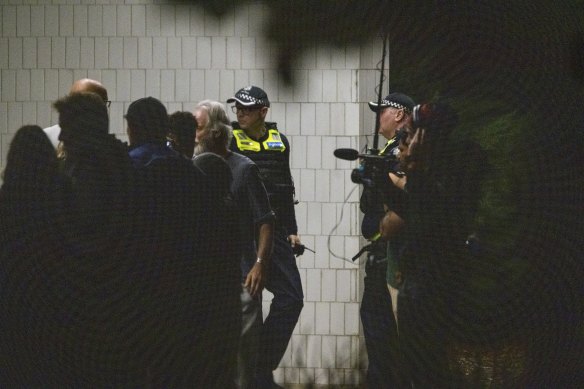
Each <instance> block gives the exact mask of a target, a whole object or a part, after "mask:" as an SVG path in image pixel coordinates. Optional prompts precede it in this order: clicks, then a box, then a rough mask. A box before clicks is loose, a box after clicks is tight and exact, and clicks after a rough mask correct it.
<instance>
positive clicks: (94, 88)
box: [43, 78, 110, 149]
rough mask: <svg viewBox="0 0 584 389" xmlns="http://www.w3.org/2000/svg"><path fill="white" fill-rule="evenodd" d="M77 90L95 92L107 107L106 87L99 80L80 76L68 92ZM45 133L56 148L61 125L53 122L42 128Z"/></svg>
mask: <svg viewBox="0 0 584 389" xmlns="http://www.w3.org/2000/svg"><path fill="white" fill-rule="evenodd" d="M79 92H91V93H95V94H97V95H98V96H99V97H101V98H102V99H103V101H104V103H105V104H107V105H108V107H109V103H110V102H109V99H108V96H107V89H105V87H104V86H103V85H102V84H101V82H99V81H96V80H92V79H90V78H82V79H80V80H77V81H75V82H74V83H73V85H72V86H71V90H70V91H69V93H79ZM43 131H44V132H45V134H47V136H48V137H49V140H50V141H51V143H52V144H53V147H54V148H55V149H57V147H58V146H59V134H60V133H61V127H59V125H58V124H55V125H54V126H52V127H47V128H45V129H44V130H43Z"/></svg>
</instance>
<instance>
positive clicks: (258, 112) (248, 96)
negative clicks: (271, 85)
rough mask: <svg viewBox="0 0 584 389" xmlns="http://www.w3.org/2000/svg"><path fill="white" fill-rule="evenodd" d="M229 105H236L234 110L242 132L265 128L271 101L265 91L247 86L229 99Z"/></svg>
mask: <svg viewBox="0 0 584 389" xmlns="http://www.w3.org/2000/svg"><path fill="white" fill-rule="evenodd" d="M227 103H228V104H231V103H235V105H234V106H233V108H232V109H233V111H234V113H235V114H236V115H237V122H238V123H239V126H240V127H241V129H242V130H244V131H246V130H254V129H257V128H261V127H263V126H264V123H265V120H266V115H267V114H268V108H269V107H270V100H269V99H268V95H267V94H266V92H264V90H263V89H261V88H259V87H257V86H246V87H245V88H241V89H240V90H238V91H237V93H235V96H233V97H231V98H229V99H227Z"/></svg>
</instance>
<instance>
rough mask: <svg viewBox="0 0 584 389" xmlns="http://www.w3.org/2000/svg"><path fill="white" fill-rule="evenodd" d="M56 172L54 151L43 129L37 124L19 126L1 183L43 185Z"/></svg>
mask: <svg viewBox="0 0 584 389" xmlns="http://www.w3.org/2000/svg"><path fill="white" fill-rule="evenodd" d="M56 174H57V155H56V154H55V149H54V148H53V145H52V143H51V141H50V140H49V138H48V137H47V135H46V134H45V132H44V131H43V130H42V128H40V127H39V126H37V125H27V126H22V127H20V128H19V129H18V131H17V132H16V134H15V135H14V138H12V142H11V143H10V148H9V149H8V156H7V158H6V168H5V169H4V172H3V173H2V176H3V179H4V185H7V186H11V187H20V188H23V187H31V186H36V187H42V186H43V185H45V184H47V183H48V182H50V179H51V178H52V177H53V176H55V175H56Z"/></svg>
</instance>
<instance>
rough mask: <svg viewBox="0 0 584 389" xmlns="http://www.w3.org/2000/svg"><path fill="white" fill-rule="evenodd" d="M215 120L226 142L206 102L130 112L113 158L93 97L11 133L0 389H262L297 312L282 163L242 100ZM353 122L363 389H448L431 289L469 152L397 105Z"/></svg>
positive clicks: (289, 186)
mask: <svg viewBox="0 0 584 389" xmlns="http://www.w3.org/2000/svg"><path fill="white" fill-rule="evenodd" d="M227 103H228V104H233V105H232V109H233V112H234V113H235V115H236V117H237V121H235V122H231V121H230V120H229V116H228V114H227V112H226V110H225V106H224V105H223V104H222V103H220V102H217V101H212V100H203V101H201V102H200V103H198V104H197V105H196V106H195V107H194V111H193V112H192V113H191V112H175V113H173V114H171V115H169V114H168V112H167V110H166V108H165V106H164V105H163V104H162V102H160V101H159V100H157V99H156V98H153V97H144V98H141V99H138V100H136V101H133V102H132V103H131V104H130V105H129V106H128V109H127V112H126V114H125V115H124V117H125V119H126V122H127V135H128V140H129V142H128V144H126V143H123V142H121V141H120V140H119V139H117V138H116V137H115V136H114V135H112V134H110V133H109V116H108V108H109V100H108V94H107V90H106V88H105V87H104V86H103V85H101V84H100V83H99V82H98V81H95V80H90V79H82V80H78V81H76V82H75V83H74V84H73V86H72V88H71V91H70V93H69V94H68V95H67V96H64V97H63V98H61V99H59V100H57V101H56V102H54V104H53V107H54V108H55V109H56V111H57V112H58V114H59V123H58V125H55V126H52V127H49V128H46V129H44V130H43V129H41V128H40V127H38V126H35V125H27V126H23V127H22V128H20V129H19V130H18V131H17V132H16V134H15V137H14V139H13V141H12V143H11V146H10V150H9V153H8V158H7V163H6V168H5V170H4V172H3V180H4V183H3V186H2V188H1V190H0V223H1V226H0V228H1V230H2V231H3V233H2V235H1V239H2V241H1V242H0V255H1V257H0V259H1V261H0V277H1V279H0V288H2V294H3V301H4V304H3V305H2V306H1V309H2V316H3V318H4V319H3V320H2V321H1V324H0V359H1V361H0V369H1V371H0V386H7V387H12V386H15V385H17V386H29V387H33V386H43V387H47V386H49V387H53V386H54V387H64V386H93V385H99V386H102V385H103V386H136V387H142V386H147V387H216V388H229V387H234V388H260V389H261V388H275V387H278V385H277V384H276V383H275V382H274V379H273V371H274V370H275V369H276V368H277V367H278V365H279V363H280V361H281V359H282V357H283V355H284V352H285V350H286V348H287V345H288V342H289V340H290V337H291V335H292V331H293V329H294V327H295V325H296V323H297V321H298V318H299V315H300V312H301V310H302V307H303V291H302V285H301V281H300V274H299V271H298V267H297V265H296V260H295V257H294V251H293V250H294V247H295V246H301V242H300V239H299V237H298V227H297V223H296V218H295V212H294V204H295V198H294V183H293V180H292V175H291V172H290V164H289V158H290V143H289V141H288V139H287V138H286V136H285V135H284V134H282V133H281V132H280V131H279V130H278V128H277V124H276V123H273V122H266V120H265V119H266V116H267V113H268V110H269V107H270V101H269V99H268V96H267V94H266V92H265V91H264V90H262V89H261V88H259V87H257V86H248V87H244V88H242V89H240V90H238V91H237V92H236V93H235V94H234V96H233V97H232V98H230V99H228V100H227ZM369 106H370V108H371V110H372V111H374V112H375V113H376V114H377V116H378V120H379V131H380V134H381V135H383V136H384V137H385V138H386V140H387V143H386V144H385V147H384V148H383V149H382V150H381V151H380V152H379V155H383V156H386V157H387V158H388V160H390V161H392V162H391V168H390V169H389V171H388V172H384V175H383V176H382V177H381V180H380V179H379V177H377V178H376V179H375V180H369V181H367V180H365V181H364V182H369V184H367V185H365V186H364V190H363V195H362V198H361V201H360V206H361V210H362V211H363V213H364V217H363V224H362V232H363V236H364V238H366V239H368V240H369V241H371V245H370V250H369V253H368V256H367V262H366V273H367V274H366V277H365V287H364V294H363V301H362V304H361V319H362V323H363V329H364V335H365V341H366V347H367V352H368V357H369V365H368V374H367V383H368V386H369V387H374V388H385V387H388V388H390V387H391V388H394V387H442V386H448V385H449V384H450V383H452V377H450V376H448V371H449V369H448V366H447V365H445V361H446V360H445V358H444V357H443V356H444V350H445V344H446V342H447V339H450V338H452V336H453V333H454V332H456V326H453V320H452V318H462V319H461V320H462V321H464V318H463V316H464V312H463V310H458V309H459V305H458V301H459V299H458V296H457V295H456V291H457V290H460V288H457V282H459V279H460V278H452V277H451V274H450V272H451V270H452V269H457V268H458V266H459V264H460V263H462V262H463V261H459V260H460V259H461V258H464V257H465V256H467V255H468V247H467V246H468V242H466V243H465V239H467V235H468V233H469V232H471V231H472V220H473V217H474V213H475V211H476V207H477V199H478V196H477V191H476V190H477V188H478V187H479V181H480V176H481V174H480V172H479V170H477V169H474V170H473V169H472V168H471V167H470V166H469V165H468V164H467V163H466V161H465V160H464V156H465V155H468V153H469V150H471V151H473V157H475V159H476V157H477V156H478V155H480V152H479V150H478V149H476V150H475V149H473V147H474V146H473V145H471V144H468V143H464V142H457V144H458V146H457V147H458V149H456V148H453V143H452V142H450V141H449V139H448V138H449V134H450V132H451V130H452V129H453V128H454V127H455V126H456V123H457V116H456V114H455V113H454V112H453V111H452V110H451V109H450V108H449V107H448V106H445V105H440V104H422V105H415V103H414V101H413V100H412V99H411V98H410V97H409V96H407V95H405V94H403V93H397V92H394V93H391V94H389V95H388V96H386V97H385V98H384V99H382V100H380V101H379V102H377V103H376V102H371V103H369ZM461 145H462V146H461ZM461 147H462V148H464V151H462V149H461ZM474 151H476V152H474ZM364 163H368V162H367V160H365V161H364ZM264 289H267V290H269V291H270V292H271V293H272V294H273V295H274V298H273V300H272V302H271V305H270V310H269V314H268V315H267V317H266V318H265V320H263V314H262V299H261V298H262V291H263V290H264ZM446 317H449V319H448V320H449V323H448V324H446V323H445V321H446ZM398 318H399V320H398Z"/></svg>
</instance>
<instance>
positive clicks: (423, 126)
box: [399, 102, 458, 162]
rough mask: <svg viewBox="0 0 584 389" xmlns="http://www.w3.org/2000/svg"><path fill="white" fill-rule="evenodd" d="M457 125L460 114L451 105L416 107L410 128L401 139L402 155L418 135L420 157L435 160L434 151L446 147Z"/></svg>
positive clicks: (423, 105)
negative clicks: (439, 146) (437, 147)
mask: <svg viewBox="0 0 584 389" xmlns="http://www.w3.org/2000/svg"><path fill="white" fill-rule="evenodd" d="M457 125H458V114H457V113H456V111H455V110H454V109H453V108H452V107H451V106H450V105H449V104H446V103H443V102H436V103H424V104H418V105H416V106H415V107H414V108H413V110H412V117H411V122H410V126H408V127H406V128H404V130H403V133H402V136H401V137H400V145H399V147H400V151H401V155H405V151H406V150H407V149H408V148H409V146H410V143H411V142H412V140H413V139H414V137H415V136H416V134H418V135H417V136H418V142H419V143H420V145H419V146H418V149H419V150H420V153H421V154H422V155H420V156H419V157H420V158H422V159H428V158H434V157H433V154H434V153H433V150H434V149H435V148H436V146H437V145H440V144H442V146H441V147H444V146H445V144H444V142H445V141H446V140H447V138H448V136H449V135H450V133H451V132H452V130H453V129H454V128H455V127H456V126H457ZM422 130H423V134H422ZM447 157H448V156H447V155H445V156H444V158H447ZM404 162H405V161H404ZM435 162H439V161H437V160H436V161H435Z"/></svg>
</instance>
